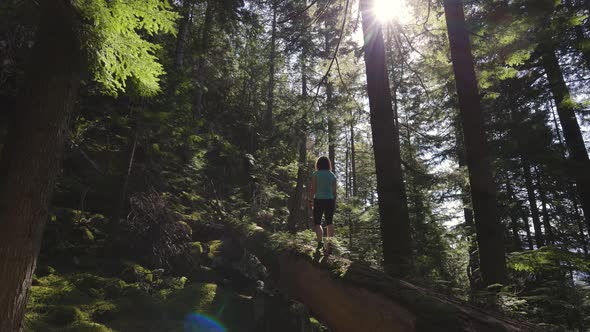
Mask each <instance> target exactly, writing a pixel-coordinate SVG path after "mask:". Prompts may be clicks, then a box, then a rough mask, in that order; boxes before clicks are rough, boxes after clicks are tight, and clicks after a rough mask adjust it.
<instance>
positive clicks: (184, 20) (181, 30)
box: [174, 0, 195, 71]
mask: <svg viewBox="0 0 590 332" xmlns="http://www.w3.org/2000/svg"><path fill="white" fill-rule="evenodd" d="M194 3H195V1H194V0H184V2H183V5H182V11H181V14H182V17H181V20H180V24H179V27H178V35H177V37H176V51H175V53H174V68H175V69H176V70H177V71H180V70H181V69H182V66H183V65H184V53H185V49H186V38H187V36H188V30H189V27H190V23H191V18H192V16H193V5H194Z"/></svg>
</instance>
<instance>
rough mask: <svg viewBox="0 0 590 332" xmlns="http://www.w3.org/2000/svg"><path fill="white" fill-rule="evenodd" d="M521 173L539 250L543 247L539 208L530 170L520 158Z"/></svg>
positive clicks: (526, 163)
mask: <svg viewBox="0 0 590 332" xmlns="http://www.w3.org/2000/svg"><path fill="white" fill-rule="evenodd" d="M522 173H523V175H524V182H525V186H526V192H527V197H528V200H529V207H530V211H531V217H532V218H533V228H534V229H535V243H536V244H537V248H541V247H542V246H544V245H545V240H544V238H543V231H542V230H541V218H539V208H538V207H537V198H536V196H535V189H534V188H533V180H532V177H531V168H530V165H529V164H528V162H526V161H525V159H524V158H522Z"/></svg>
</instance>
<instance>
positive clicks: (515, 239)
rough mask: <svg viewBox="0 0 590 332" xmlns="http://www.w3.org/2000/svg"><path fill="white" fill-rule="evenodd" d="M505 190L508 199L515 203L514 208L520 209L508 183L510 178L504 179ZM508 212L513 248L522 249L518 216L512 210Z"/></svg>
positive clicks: (515, 249)
mask: <svg viewBox="0 0 590 332" xmlns="http://www.w3.org/2000/svg"><path fill="white" fill-rule="evenodd" d="M506 192H507V193H508V199H510V200H511V201H512V202H513V203H514V204H516V205H517V206H516V209H520V208H519V207H518V200H517V199H516V196H515V195H514V190H512V186H511V185H510V179H508V180H506ZM508 214H510V226H511V228H512V246H513V250H514V251H522V241H521V240H520V235H518V218H517V216H516V215H514V213H513V211H508Z"/></svg>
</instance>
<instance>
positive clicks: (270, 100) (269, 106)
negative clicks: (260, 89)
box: [264, 0, 277, 132]
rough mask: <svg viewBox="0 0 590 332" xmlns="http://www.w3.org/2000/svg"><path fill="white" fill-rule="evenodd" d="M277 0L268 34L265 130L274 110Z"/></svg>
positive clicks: (268, 125)
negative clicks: (268, 55) (268, 51)
mask: <svg viewBox="0 0 590 332" xmlns="http://www.w3.org/2000/svg"><path fill="white" fill-rule="evenodd" d="M276 40H277V0H273V1H272V30H271V34H270V57H269V69H268V91H267V100H266V114H265V115H264V123H265V127H266V128H267V130H269V132H270V130H271V129H272V121H273V119H272V113H273V108H274V89H275V58H276V48H277V42H276Z"/></svg>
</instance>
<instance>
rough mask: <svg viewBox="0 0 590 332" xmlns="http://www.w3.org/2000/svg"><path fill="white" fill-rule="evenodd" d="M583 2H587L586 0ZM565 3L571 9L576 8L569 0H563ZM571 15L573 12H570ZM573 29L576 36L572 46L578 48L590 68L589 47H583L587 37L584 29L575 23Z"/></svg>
mask: <svg viewBox="0 0 590 332" xmlns="http://www.w3.org/2000/svg"><path fill="white" fill-rule="evenodd" d="M585 2H586V3H589V2H588V1H585ZM565 5H566V6H567V7H569V8H570V9H571V10H575V9H576V8H575V6H574V5H573V4H572V2H571V0H565ZM587 7H589V6H588V5H587ZM589 9H590V8H589ZM572 15H575V14H574V13H572ZM573 30H574V34H575V36H576V40H575V44H574V47H575V48H576V49H577V50H578V52H580V53H581V54H582V58H583V59H584V62H585V63H586V66H587V67H588V68H590V49H588V47H585V45H586V44H587V43H588V38H586V36H585V34H584V29H583V28H582V25H575V26H574V28H573Z"/></svg>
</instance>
